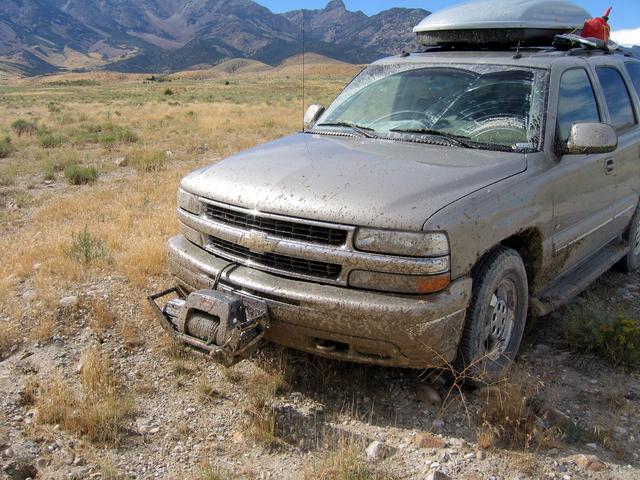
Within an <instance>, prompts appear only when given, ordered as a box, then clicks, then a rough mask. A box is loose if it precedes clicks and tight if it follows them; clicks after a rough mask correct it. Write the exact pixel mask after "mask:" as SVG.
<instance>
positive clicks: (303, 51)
mask: <svg viewBox="0 0 640 480" xmlns="http://www.w3.org/2000/svg"><path fill="white" fill-rule="evenodd" d="M304 54H305V38H304V8H303V9H302V130H303V131H304V114H305V110H304V102H305V95H304V90H305V82H304V80H305V78H304Z"/></svg>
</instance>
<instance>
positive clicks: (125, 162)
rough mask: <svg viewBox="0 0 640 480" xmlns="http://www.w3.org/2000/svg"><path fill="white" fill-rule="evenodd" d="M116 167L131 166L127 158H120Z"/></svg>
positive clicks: (117, 159) (116, 162) (116, 161)
mask: <svg viewBox="0 0 640 480" xmlns="http://www.w3.org/2000/svg"><path fill="white" fill-rule="evenodd" d="M114 163H115V164H116V167H126V166H127V165H128V164H129V161H128V160H127V158H126V157H118V158H116V160H115V162H114Z"/></svg>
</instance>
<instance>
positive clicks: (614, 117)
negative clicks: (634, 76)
mask: <svg viewBox="0 0 640 480" xmlns="http://www.w3.org/2000/svg"><path fill="white" fill-rule="evenodd" d="M596 72H597V73H598V79H599V80H600V85H601V86H602V92H603V93H604V99H605V101H606V102H607V108H608V109H609V116H610V117H611V124H612V125H613V128H615V129H616V131H618V132H621V131H624V130H626V129H628V128H630V127H632V126H633V125H635V123H636V118H635V115H634V114H633V107H632V106H631V97H630V96H629V90H627V86H626V85H625V83H624V80H623V79H622V75H621V74H620V72H619V71H618V70H616V69H615V68H611V67H598V68H596Z"/></svg>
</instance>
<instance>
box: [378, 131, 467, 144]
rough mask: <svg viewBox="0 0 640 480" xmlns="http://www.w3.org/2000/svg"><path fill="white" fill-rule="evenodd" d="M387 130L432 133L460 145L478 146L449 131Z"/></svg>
mask: <svg viewBox="0 0 640 480" xmlns="http://www.w3.org/2000/svg"><path fill="white" fill-rule="evenodd" d="M389 131H390V132H396V133H415V134H418V135H434V136H436V137H443V138H446V139H447V140H451V141H452V142H454V143H456V144H457V145H459V146H461V147H466V148H478V147H477V144H474V143H472V142H471V141H467V140H466V139H465V137H460V136H458V135H452V134H451V133H447V132H441V131H440V130H433V129H431V128H392V129H390V130H389Z"/></svg>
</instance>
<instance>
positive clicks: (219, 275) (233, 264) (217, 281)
mask: <svg viewBox="0 0 640 480" xmlns="http://www.w3.org/2000/svg"><path fill="white" fill-rule="evenodd" d="M239 266H240V264H239V263H238V262H231V263H227V264H226V265H225V266H224V267H222V268H221V269H220V270H219V271H218V273H217V275H216V278H215V279H214V280H213V288H212V290H218V285H219V284H220V279H221V278H222V275H224V272H226V271H227V270H229V269H230V268H232V267H239Z"/></svg>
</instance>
